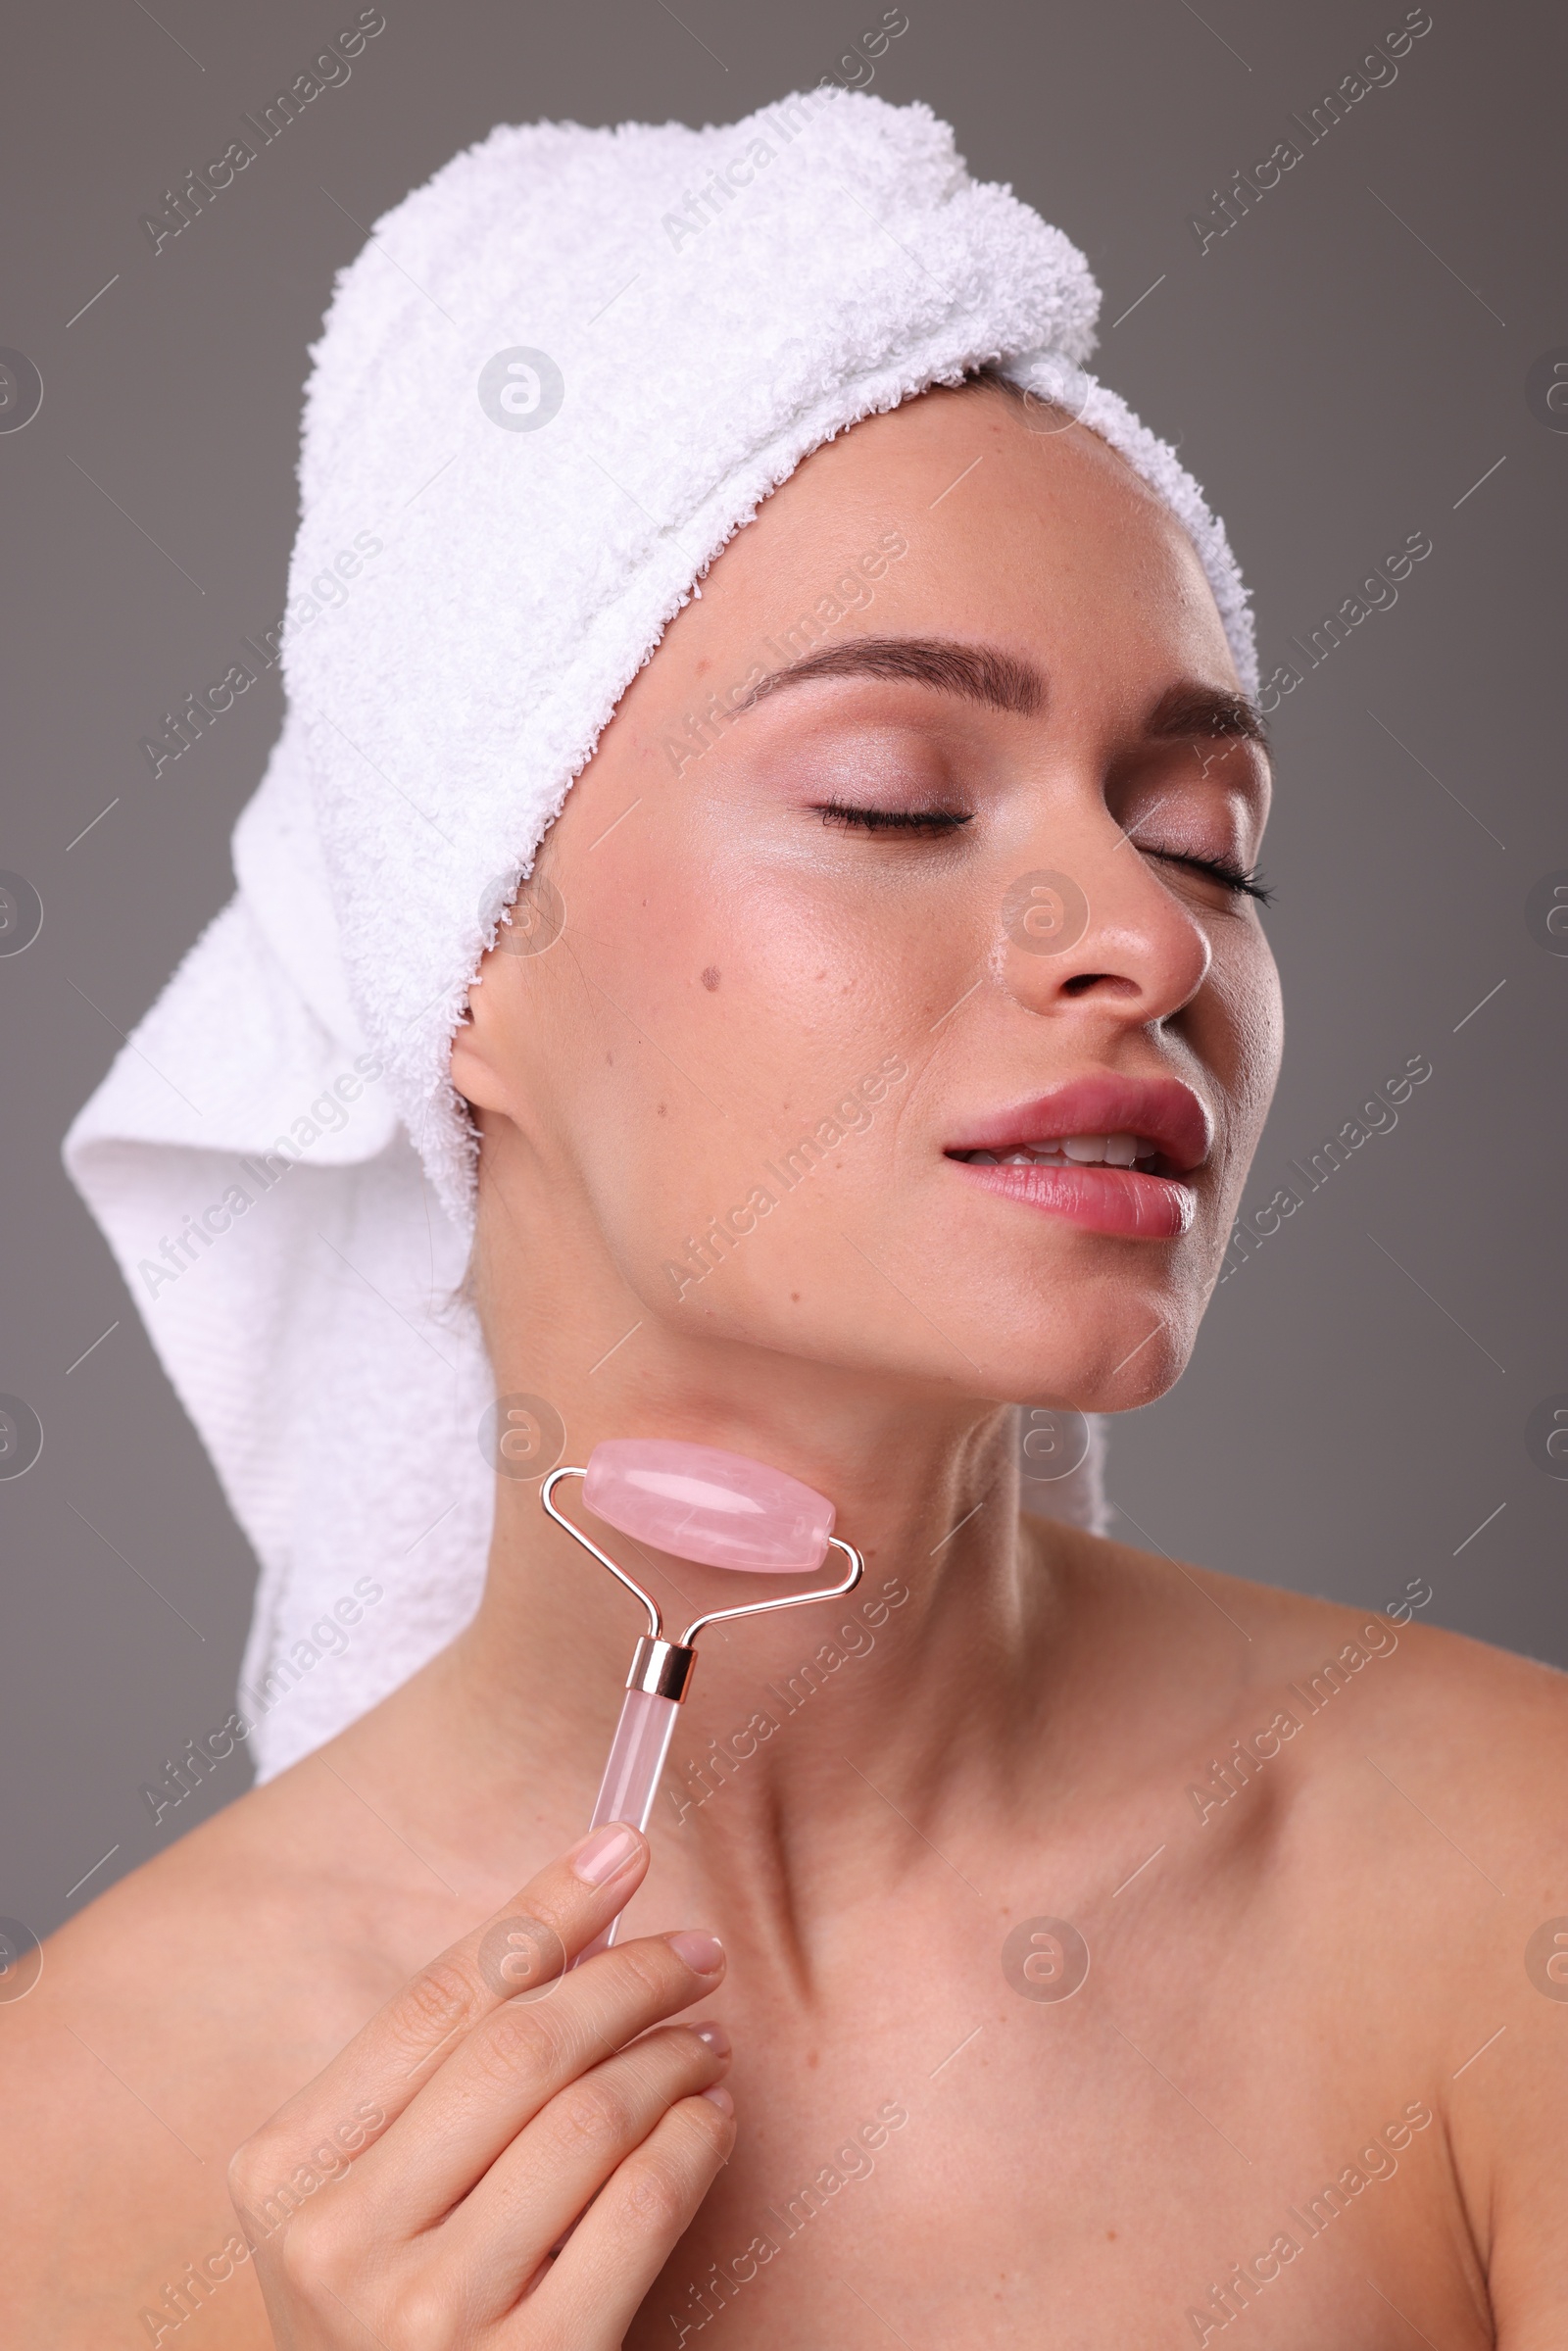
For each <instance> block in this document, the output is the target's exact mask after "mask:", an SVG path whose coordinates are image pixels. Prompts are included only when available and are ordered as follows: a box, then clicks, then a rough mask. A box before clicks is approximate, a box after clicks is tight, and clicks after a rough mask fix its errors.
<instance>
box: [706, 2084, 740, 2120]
mask: <svg viewBox="0 0 1568 2351" xmlns="http://www.w3.org/2000/svg"><path fill="white" fill-rule="evenodd" d="M703 2096H704V2097H705V2098H707V2099H708V2100H709V2101H710V2103H711V2104H712V2105H714V2106H716V2107H717V2108H718V2111H719V2113H720V2114H733V2113H734V2112H735V2101H734V2099H733V2098H732V2097H731V2096H730V2094H729V2091H728V2090H727V2089H726V2088H725V2087H724V2084H723V2083H722V2082H714V2084H713V2086H712V2088H711V2089H705V2090H704V2092H703Z"/></svg>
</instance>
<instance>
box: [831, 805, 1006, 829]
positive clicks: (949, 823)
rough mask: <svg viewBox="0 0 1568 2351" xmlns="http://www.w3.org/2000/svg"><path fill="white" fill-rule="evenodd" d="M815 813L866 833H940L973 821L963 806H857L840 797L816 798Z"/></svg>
mask: <svg viewBox="0 0 1568 2351" xmlns="http://www.w3.org/2000/svg"><path fill="white" fill-rule="evenodd" d="M816 813H817V815H819V816H820V817H821V819H822V822H823V823H824V824H837V825H841V826H842V827H843V828H844V830H845V831H846V832H848V831H850V830H851V829H852V828H854V827H855V826H858V827H859V829H860V830H861V831H862V832H866V833H926V834H931V833H935V834H942V833H955V832H956V831H957V830H958V828H959V827H960V826H961V825H965V824H972V823H973V822H974V818H973V815H972V814H971V813H970V812H969V810H967V809H963V808H852V807H850V806H849V804H848V803H847V802H845V801H841V800H823V801H818V802H817V803H816Z"/></svg>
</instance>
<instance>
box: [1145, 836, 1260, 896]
mask: <svg viewBox="0 0 1568 2351" xmlns="http://www.w3.org/2000/svg"><path fill="white" fill-rule="evenodd" d="M1144 855H1145V857H1158V858H1160V859H1161V860H1162V862H1163V863H1165V864H1167V865H1186V866H1187V867H1189V868H1190V870H1191V871H1192V872H1194V873H1206V874H1207V875H1208V876H1209V878H1210V880H1211V881H1216V882H1218V883H1219V885H1220V887H1221V889H1223V890H1229V891H1230V892H1231V893H1232V894H1233V895H1234V896H1235V897H1237V898H1255V899H1256V900H1257V902H1258V904H1259V905H1260V906H1271V905H1272V904H1273V900H1274V891H1273V887H1272V885H1271V884H1270V883H1268V882H1265V881H1264V879H1263V876H1262V874H1261V873H1260V872H1259V871H1258V869H1257V867H1256V866H1255V865H1254V866H1253V867H1252V869H1251V871H1250V872H1247V871H1245V870H1244V869H1243V867H1241V866H1240V865H1234V864H1232V862H1231V860H1230V859H1229V857H1185V856H1183V854H1182V852H1181V851H1180V850H1176V849H1146V850H1145V852H1144Z"/></svg>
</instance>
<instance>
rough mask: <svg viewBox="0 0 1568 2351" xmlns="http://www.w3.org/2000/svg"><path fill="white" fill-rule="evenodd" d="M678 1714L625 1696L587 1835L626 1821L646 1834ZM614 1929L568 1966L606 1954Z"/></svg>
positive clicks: (642, 1694) (649, 1697) (638, 1694)
mask: <svg viewBox="0 0 1568 2351" xmlns="http://www.w3.org/2000/svg"><path fill="white" fill-rule="evenodd" d="M679 1712H680V1706H679V1703H678V1701H677V1700H676V1699H674V1698H661V1697H656V1696H655V1695H654V1693H653V1692H652V1691H651V1690H627V1692H626V1698H625V1703H624V1704H623V1705H622V1707H621V1710H620V1721H619V1722H618V1723H617V1724H616V1726H615V1736H614V1739H613V1741H612V1742H611V1748H610V1760H609V1762H608V1763H607V1764H606V1765H605V1776H604V1778H603V1780H602V1781H601V1782H600V1784H599V1798H598V1801H597V1802H596V1804H595V1805H594V1817H593V1819H592V1820H591V1821H590V1822H589V1824H588V1826H589V1829H590V1831H592V1830H594V1829H602V1828H603V1827H604V1825H605V1823H606V1822H607V1821H629V1822H630V1824H631V1826H632V1827H633V1828H634V1829H646V1828H647V1826H648V1823H649V1819H650V1817H651V1815H652V1813H653V1809H654V1798H655V1796H656V1795H657V1794H658V1793H659V1783H660V1779H661V1776H662V1773H663V1769H664V1757H665V1756H666V1755H667V1754H668V1752H669V1739H670V1734H671V1732H672V1731H673V1730H674V1728H675V1717H676V1715H677V1714H678V1713H679ZM619 1925H620V1920H619V1919H618V1918H613V1919H612V1920H611V1922H610V1924H609V1926H608V1927H607V1928H606V1929H605V1931H604V1933H603V1934H602V1935H596V1936H595V1937H594V1940H593V1941H592V1942H591V1943H589V1944H588V1945H587V1947H586V1948H585V1949H584V1950H581V1951H579V1952H578V1954H577V1956H576V1958H575V1959H574V1960H573V1961H572V1963H571V1964H572V1966H573V1967H581V1965H582V1963H583V1961H584V1960H585V1959H592V1958H593V1956H594V1954H595V1952H597V1951H608V1950H609V1948H610V1946H611V1944H612V1943H613V1941H614V1939H615V1930H616V1928H617V1927H618V1926H619Z"/></svg>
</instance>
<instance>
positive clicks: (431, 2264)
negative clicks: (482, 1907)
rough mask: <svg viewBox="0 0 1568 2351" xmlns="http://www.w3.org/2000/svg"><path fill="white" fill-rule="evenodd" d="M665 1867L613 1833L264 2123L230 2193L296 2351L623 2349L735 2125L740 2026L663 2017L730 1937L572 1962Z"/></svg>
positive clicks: (413, 1992)
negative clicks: (732, 2088) (735, 2034)
mask: <svg viewBox="0 0 1568 2351" xmlns="http://www.w3.org/2000/svg"><path fill="white" fill-rule="evenodd" d="M647 1865H648V1847H647V1844H646V1842H645V1841H644V1839H643V1838H642V1837H639V1836H638V1835H637V1834H636V1832H635V1831H634V1830H631V1829H627V1828H624V1827H621V1826H615V1827H612V1828H606V1829H601V1830H599V1831H597V1832H596V1833H595V1835H593V1836H592V1837H589V1838H587V1839H586V1840H585V1842H584V1843H583V1844H582V1845H580V1846H578V1847H577V1848H576V1849H575V1851H573V1852H571V1853H568V1854H567V1855H566V1856H565V1857H564V1860H561V1861H558V1862H555V1863H553V1864H552V1865H551V1866H550V1868H548V1869H546V1870H543V1871H541V1873H540V1874H539V1876H538V1877H537V1878H535V1879H533V1880H532V1881H531V1882H530V1883H529V1885H528V1886H525V1887H524V1889H523V1891H522V1893H521V1894H520V1895H519V1896H518V1898H517V1901H516V1902H515V1904H514V1905H513V1906H512V1908H511V1909H510V1910H509V1911H506V1912H504V1913H502V1914H501V1915H500V1916H499V1917H498V1918H496V1919H493V1920H492V1921H491V1922H490V1923H489V1924H488V1925H487V1926H484V1927H481V1928H479V1929H478V1930H477V1931H476V1932H475V1933H474V1934H472V1935H466V1937H465V1938H464V1940H463V1941H462V1942H459V1943H455V1944H454V1945H453V1947H452V1949H451V1950H450V1951H446V1952H443V1954H442V1956H441V1957H440V1958H439V1959H436V1960H432V1962H431V1963H430V1965H429V1966H428V1967H426V1968H423V1969H421V1970H420V1972H419V1974H418V1975H417V1976H416V1977H415V1978H414V1979H413V1981H412V1982H411V1983H409V1984H405V1986H404V1987H403V1989H402V1990H401V1991H400V1992H399V1993H398V1994H397V1996H396V1998H395V1999H393V2000H391V2001H389V2002H388V2003H387V2005H386V2007H385V2008H383V2009H382V2010H381V2012H380V2014H379V2015H378V2016H376V2017H374V2018H372V2020H371V2022H370V2023H369V2024H368V2025H367V2026H366V2027H365V2030H364V2031H363V2032H362V2033H358V2034H357V2035H356V2036H355V2038H354V2039H353V2040H351V2041H350V2042H349V2044H348V2047H347V2048H346V2049H344V2050H343V2052H342V2054H341V2055H340V2056H339V2057H337V2058H335V2059H334V2060H333V2062H332V2064H331V2065H329V2066H328V2067H327V2068H326V2070H325V2072H324V2073H321V2074H319V2075H318V2076H317V2078H316V2080H315V2081H314V2082H312V2083H311V2084H310V2085H309V2087H308V2088H306V2089H303V2090H301V2091H300V2093H299V2095H298V2096H297V2097H294V2098H291V2099H290V2100H289V2102H288V2104H287V2105H286V2106H284V2107H282V2108H280V2109H279V2111H278V2112H277V2113H276V2114H275V2115H274V2116H273V2117H272V2119H271V2121H270V2123H268V2124H266V2125H264V2127H263V2128H262V2129H261V2130H260V2131H257V2132H256V2134H255V2136H254V2137H252V2138H249V2139H247V2140H246V2142H245V2144H244V2146H243V2147H241V2149H240V2150H239V2153H238V2154H237V2155H236V2156H235V2158H234V2160H233V2163H232V2164H231V2165H230V2167H229V2188H230V2192H231V2194H232V2196H233V2198H234V2205H235V2209H236V2211H237V2212H238V2214H239V2216H240V2219H241V2221H242V2222H243V2223H244V2225H245V2229H246V2233H247V2235H248V2237H249V2239H250V2242H251V2244H252V2246H253V2248H254V2259H255V2264H256V2272H257V2277H258V2279H259V2281H260V2283H261V2287H262V2292H263V2294H264V2295H265V2297H266V2301H267V2309H268V2314H269V2316H270V2320H271V2323H272V2330H273V2333H274V2336H275V2338H276V2340H277V2342H278V2344H279V2346H281V2347H283V2351H365V2347H366V2346H367V2345H369V2344H375V2343H379V2344H380V2345H381V2346H382V2347H383V2351H447V2347H448V2346H452V2347H453V2351H456V2347H457V2346H458V2345H462V2346H463V2347H464V2351H480V2347H481V2346H482V2347H483V2351H614V2346H616V2345H618V2344H619V2342H620V2340H621V2337H622V2336H623V2334H624V2333H625V2330H626V2328H627V2327H628V2326H629V2325H630V2324H631V2320H632V2317H633V2315H634V2313H635V2312H636V2309H637V2306H638V2304H639V2303H640V2302H641V2300H642V2298H643V2296H644V2295H645V2294H646V2293H647V2291H648V2289H649V2287H650V2286H651V2285H652V2283H653V2281H654V2279H655V2278H657V2277H658V2275H659V2272H660V2270H661V2269H662V2267H663V2264H664V2263H665V2261H666V2260H667V2259H668V2257H669V2254H670V2252H671V2250H672V2249H673V2247H674V2245H675V2243H676V2241H677V2239H678V2238H679V2237H680V2235H681V2233H682V2231H683V2230H684V2229H686V2228H687V2226H688V2225H689V2223H690V2221H691V2219H692V2216H693V2214H694V2213H695V2212H696V2210H697V2207H698V2205H699V2204H700V2203H701V2202H702V2200H703V2197H704V2196H705V2195H706V2194H707V2192H708V2190H709V2188H710V2186H711V2184H712V2181H713V2180H714V2178H715V2177H716V2175H717V2172H718V2168H719V2165H720V2164H721V2163H722V2162H723V2161H724V2159H725V2157H726V2156H727V2155H728V2153H729V2150H730V2147H731V2145H732V2143H733V2141H734V2135H735V2126H734V2123H733V2120H732V2116H733V2111H734V2108H733V2101H732V2100H731V2098H730V2096H729V2093H728V2091H727V2090H725V2089H721V2088H717V2087H715V2086H714V2085H715V2084H716V2083H717V2082H718V2079H719V2077H720V2075H722V2074H723V2073H724V2072H725V2071H726V2070H727V2067H728V2063H729V2042H728V2037H727V2035H726V2034H725V2033H723V2031H722V2030H721V2028H719V2027H718V2026H716V2025H702V2026H696V2027H692V2026H686V2025H675V2026H668V2027H663V2028H662V2029H660V2030H658V2031H654V2032H650V2031H649V2030H648V2028H649V2027H650V2026H658V2025H659V2022H660V2020H661V2019H662V2018H663V2017H667V2016H671V2015H673V2014H674V2013H675V2012H676V2011H677V2010H679V2009H682V2008H685V2007H687V2006H689V2005H690V2003H691V2002H692V2001H693V2000H698V1999H701V1998H702V1996H703V1995H704V1993H705V1992H711V1991H712V1990H714V1989H715V1988H716V1986H717V1985H718V1984H719V1983H720V1982H721V1981H722V1978H723V1972H724V1954H723V1951H722V1949H721V1948H720V1946H719V1944H718V1942H717V1941H716V1939H715V1938H714V1937H713V1936H712V1935H701V1934H684V1935H660V1936H653V1937H650V1938H649V1939H647V1940H645V1941H639V1942H632V1943H625V1944H617V1945H615V1946H614V1947H613V1948H612V1949H611V1950H609V1951H605V1952H602V1953H601V1954H600V1955H599V1956H598V1957H597V1958H594V1959H591V1960H589V1961H588V1962H587V1963H586V1964H585V1965H584V1966H583V1967H581V1968H579V1969H577V1970H576V1971H574V1972H572V1973H567V1972H566V1970H567V1967H568V1964H569V1962H570V1960H571V1959H572V1957H573V1955H574V1954H575V1953H576V1952H577V1951H579V1950H581V1949H582V1947H583V1946H584V1945H585V1944H586V1943H589V1942H591V1941H592V1939H593V1937H594V1936H595V1935H598V1934H599V1932H600V1930H601V1929H602V1928H603V1927H605V1926H606V1925H607V1924H608V1923H609V1921H610V1920H611V1919H612V1918H613V1916H614V1915H615V1913H616V1912H617V1911H618V1910H619V1909H620V1908H621V1907H622V1905H623V1904H624V1903H625V1902H626V1901H627V1899H628V1898H629V1896H630V1895H631V1893H632V1892H633V1890H634V1889H635V1887H636V1886H637V1884H638V1882H639V1881H640V1879H641V1878H642V1875H643V1872H644V1870H645V1869H646V1868H647ZM639 2036H641V2037H639ZM568 2236H569V2241H567V2242H565V2243H564V2244H563V2242H562V2240H563V2239H564V2238H568ZM558 2248H559V2250H558Z"/></svg>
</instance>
